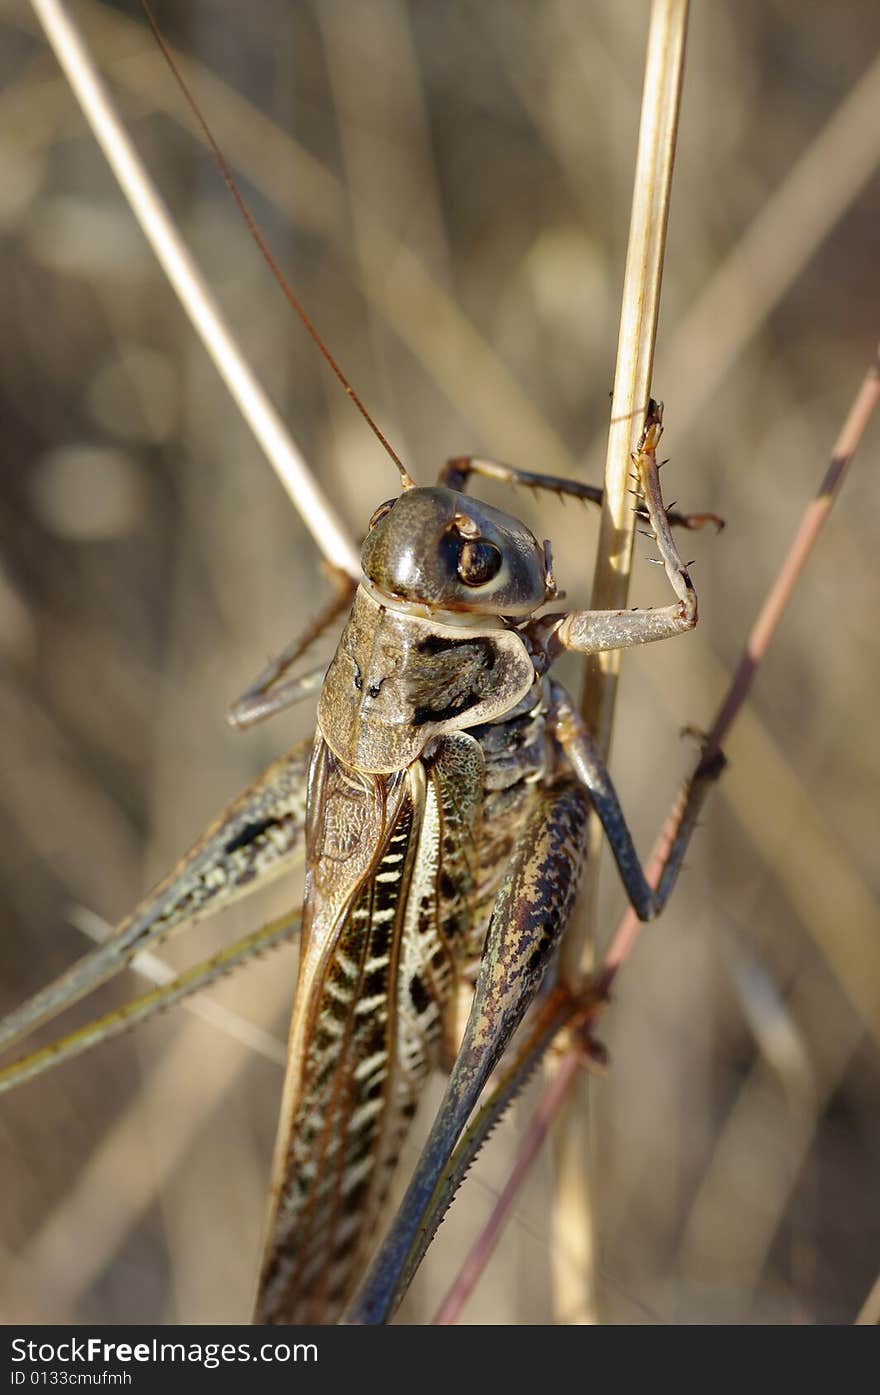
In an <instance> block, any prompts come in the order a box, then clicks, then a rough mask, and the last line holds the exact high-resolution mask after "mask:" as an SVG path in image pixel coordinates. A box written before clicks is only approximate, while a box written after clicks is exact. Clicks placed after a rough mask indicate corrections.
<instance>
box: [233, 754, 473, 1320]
mask: <svg viewBox="0 0 880 1395" xmlns="http://www.w3.org/2000/svg"><path fill="white" fill-rule="evenodd" d="M481 796H482V757H481V754H480V751H479V747H478V746H477V745H476V743H475V742H473V741H471V740H470V738H468V737H463V736H459V737H457V738H450V739H449V741H446V742H441V743H438V751H437V753H436V755H435V757H434V758H433V759H432V760H430V761H428V762H426V763H424V764H423V763H422V762H420V761H418V762H416V763H415V764H413V765H412V766H410V767H409V769H408V770H407V771H404V772H401V773H400V774H399V775H394V776H391V777H382V776H373V775H367V776H364V775H362V774H359V773H357V772H354V771H352V770H351V769H350V768H348V767H346V766H345V765H343V764H342V763H341V762H339V761H337V760H336V758H335V757H334V756H333V755H332V754H331V752H330V751H329V749H328V748H327V746H326V745H325V744H324V743H323V741H321V740H320V738H319V740H318V742H317V744H316V752H315V757H314V761H313V767H312V773H311V780H310V794H309V800H310V848H309V864H310V874H309V882H308V884H307V892H306V907H305V915H304V932H303V934H304V938H303V949H302V957H301V963H300V972H299V979H298V982H297V991H296V998H295V1003H294V1013H293V1026H292V1030H291V1047H290V1064H289V1067H288V1076H287V1081H286V1085H285V1102H284V1106H283V1108H282V1121H281V1126H280V1131H279V1142H278V1147H277V1151H276V1170H275V1186H274V1188H273V1211H272V1217H271V1219H270V1227H271V1230H270V1239H269V1244H268V1247H267V1252H266V1259H265V1265H264V1270H263V1276H262V1281H261V1287H260V1295H259V1299H258V1306H257V1320H258V1321H261V1322H285V1323H287V1322H332V1321H334V1320H335V1318H337V1317H338V1316H339V1314H340V1313H341V1312H342V1310H343V1308H344V1306H345V1304H346V1302H347V1300H348V1298H349V1296H350V1294H351V1290H352V1286H353V1284H354V1283H355V1282H356V1281H357V1278H358V1277H359V1274H360V1272H361V1270H362V1269H363V1267H364V1264H365V1261H366V1259H367V1252H368V1249H369V1245H370V1241H371V1238H372V1235H373V1231H374V1228H375V1223H376V1220H377V1218H378V1215H379V1213H380V1210H381V1207H382V1203H383V1201H384V1199H385V1196H386V1193H387V1190H388V1185H389V1182H390V1180H391V1174H392V1171H393V1168H394V1165H395V1163H396V1162H397V1158H398V1156H399V1153H400V1148H401V1145H402V1143H403V1139H404V1137H405V1135H406V1132H407V1130H408V1128H409V1124H410V1121H411V1120H412V1117H413V1115H414V1113H415V1111H416V1106H417V1102H418V1096H419V1092H420V1090H421V1086H422V1084H423V1082H424V1080H425V1077H426V1075H427V1074H428V1072H429V1071H430V1070H431V1069H432V1067H433V1066H434V1065H435V1064H436V1062H437V1059H438V1056H439V1049H440V1039H441V1029H442V1017H443V1014H444V1011H445V1010H446V1007H447V1005H448V1004H449V1002H450V1001H451V998H452V995H453V993H454V987H455V976H456V949H457V946H458V944H459V942H460V940H461V939H463V932H464V930H465V929H466V926H467V918H468V907H469V906H470V901H471V892H472V888H473V873H472V867H471V864H472V848H473V846H474V842H475V834H476V831H477V820H478V818H479V810H480V803H481Z"/></svg>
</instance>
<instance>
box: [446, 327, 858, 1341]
mask: <svg viewBox="0 0 880 1395" xmlns="http://www.w3.org/2000/svg"><path fill="white" fill-rule="evenodd" d="M878 404H880V350H878V353H877V354H875V356H874V359H873V361H872V362H871V365H870V367H869V368H868V371H867V373H866V374H865V377H864V379H863V381H862V383H861V385H860V387H859V389H858V392H857V393H856V396H855V398H854V400H853V403H852V406H851V407H850V410H849V412H848V414H847V417H846V421H845V422H844V424H843V427H842V429H841V431H840V435H839V436H838V438H837V441H836V442H835V445H834V450H833V452H832V456H831V463H830V465H829V467H828V470H827V471H826V474H825V478H824V479H823V481H822V483H821V485H820V487H819V491H818V493H817V494H816V496H815V498H814V499H812V500H811V501H810V503H809V504H808V505H807V507H806V509H805V510H804V514H803V517H802V519H801V522H800V524H799V525H798V528H797V530H796V532H795V536H794V538H793V540H792V543H791V546H790V547H789V549H788V552H787V553H786V555H785V557H784V559H783V561H782V565H781V566H780V568H779V571H778V572H777V574H776V577H775V579H774V581H773V582H772V584H771V586H770V589H769V591H768V593H767V597H766V599H765V601H764V604H763V605H762V607H761V609H760V611H759V612H758V616H757V619H756V620H755V623H754V624H753V626H752V628H751V631H750V632H749V636H748V639H747V640H746V644H745V647H744V649H743V653H742V657H741V658H740V661H739V663H738V665H737V667H736V670H735V672H734V675H733V678H732V679H731V682H730V686H729V688H728V691H727V693H726V694H725V696H724V698H723V700H722V702H721V704H720V706H719V708H718V712H717V714H716V716H715V719H714V721H713V723H712V726H711V728H710V730H709V734H708V736H707V739H706V746H705V750H706V754H707V755H711V754H714V753H715V752H717V750H718V749H719V747H720V745H721V743H722V741H723V740H724V739H725V737H726V736H727V734H728V732H729V731H730V729H731V727H732V726H733V723H734V721H735V720H736V717H737V714H738V713H739V711H740V709H741V708H742V705H743V703H744V702H745V699H746V696H747V694H748V691H749V689H750V687H751V685H752V682H753V680H754V676H755V673H756V671H757V668H758V665H759V664H760V663H761V662H762V661H763V659H764V658H765V657H766V654H767V651H768V649H769V647H770V644H771V642H772V640H773V638H774V636H775V634H776V631H777V629H778V627H779V622H780V620H781V619H782V616H783V614H784V613H785V609H786V607H787V605H788V603H789V601H790V600H791V596H792V593H793V591H794V587H795V585H796V583H797V581H798V578H799V577H800V575H801V572H802V571H803V569H804V566H805V564H806V561H807V559H808V557H809V555H810V553H811V552H812V550H813V548H814V547H815V544H816V541H817V539H818V537H819V533H820V532H821V529H822V526H823V524H824V522H825V520H826V519H827V517H828V515H829V513H830V511H831V509H832V507H833V505H834V502H835V500H836V498H837V496H838V495H839V493H840V489H841V485H842V483H843V479H844V476H845V473H846V469H847V466H848V465H849V463H850V461H851V460H852V458H853V456H854V454H855V452H856V449H857V448H858V445H859V443H860V441H861V439H862V437H863V435H864V433H865V430H866V428H867V426H868V423H869V421H870V419H871V416H872V415H873V413H874V411H875V409H876V408H877V406H878ZM681 797H682V796H681V795H679V796H678V798H677V799H676V802H675V804H674V805H673V807H672V809H671V810H670V812H669V815H668V817H667V819H666V822H665V824H664V826H663V830H662V832H661V834H660V836H659V838H658V840H657V843H656V844H655V847H654V849H653V851H652V854H651V859H650V862H649V864H648V868H647V873H646V875H647V878H648V881H649V882H650V883H651V885H652V886H656V884H657V881H658V879H659V875H660V869H661V867H662V865H663V860H664V857H665V854H666V851H667V847H668V844H669V840H670V838H671V836H672V831H673V830H674V827H675V826H676V820H677V813H678V808H679V802H680V800H681ZM640 925H641V922H640V921H639V920H638V918H637V917H636V915H635V914H634V912H633V911H631V910H630V911H627V913H626V914H625V915H624V916H623V918H622V919H621V922H620V924H619V926H618V928H617V930H616V932H615V934H614V937H613V939H612V940H611V943H610V944H609V946H608V949H607V950H606V953H605V956H604V958H603V961H602V966H601V969H600V970H599V973H598V975H597V980H596V984H595V989H594V995H593V1008H592V1011H591V1012H589V1013H587V1014H586V1025H587V1026H589V1025H590V1024H591V1023H592V1022H593V1021H594V1020H595V1017H596V1016H597V1015H598V1013H599V1012H600V1011H602V1009H603V1007H604V1005H605V1004H606V1002H607V998H608V994H609V992H610V989H611V987H612V985H613V983H614V980H615V979H616V977H617V974H618V973H619V972H620V970H621V968H622V967H623V965H624V963H625V962H626V960H627V959H628V957H629V955H630V954H631V953H632V950H633V948H634V946H635V942H636V939H637V938H638V932H639V929H640ZM578 1012H580V1013H581V1014H582V1015H584V1009H583V1006H580V1007H579V1006H578V1004H577V1003H576V1002H573V1004H572V1019H574V1018H575V1016H576V1014H577V1013H578ZM581 1060H582V1045H581V1041H580V1037H579V1036H578V1035H576V1036H575V1042H574V1044H573V1045H572V1046H571V1047H570V1048H569V1049H568V1050H567V1051H566V1052H565V1054H564V1055H563V1056H562V1058H561V1060H560V1061H559V1064H558V1065H557V1067H556V1070H555V1072H554V1075H553V1078H552V1080H551V1081H550V1083H549V1085H548V1086H547V1088H546V1089H545V1091H544V1094H543V1095H542V1097H541V1099H540V1101H539V1103H538V1107H537V1109H536V1111H535V1115H534V1118H533V1120H532V1123H531V1125H530V1127H529V1130H528V1132H527V1134H526V1136H525V1138H524V1139H523V1142H522V1144H521V1146H520V1149H519V1152H518V1154H517V1157H516V1160H515V1162H514V1165H513V1169H512V1171H511V1174H510V1177H509V1179H508V1181H507V1183H506V1185H505V1187H504V1190H503V1191H502V1193H501V1196H500V1197H499V1199H498V1201H497V1203H496V1205H495V1207H494V1209H493V1211H492V1214H491V1216H490V1217H489V1220H488V1221H487V1223H486V1226H485V1227H484V1229H483V1231H482V1232H481V1233H480V1235H479V1236H478V1237H477V1240H476V1241H475V1243H474V1245H473V1247H472V1249H471V1251H470V1253H469V1254H468V1257H467V1259H466V1260H465V1263H464V1266H463V1268H462V1270H461V1272H460V1273H459V1275H458V1277H457V1279H456V1280H455V1282H454V1284H453V1285H452V1287H451V1289H450V1291H449V1294H448V1295H447V1298H446V1299H445V1301H444V1303H443V1306H442V1308H441V1309H440V1311H439V1313H438V1315H437V1317H436V1318H435V1319H434V1320H435V1322H437V1323H440V1322H444V1323H451V1322H454V1321H456V1319H457V1317H458V1315H459V1313H460V1311H461V1308H462V1306H463V1304H464V1303H465V1301H466V1300H467V1298H468V1296H469V1295H470V1294H471V1293H472V1292H473V1289H474V1287H475V1286H476V1283H477V1281H478V1279H479V1277H480V1274H481V1273H482V1271H483V1269H484V1267H485V1265H486V1263H487V1261H488V1259H489V1256H490V1255H491V1253H492V1250H493V1248H494V1246H495V1244H496V1242H497V1240H498V1236H499V1234H500V1233H501V1230H502V1229H503V1226H504V1224H505V1221H506V1220H507V1218H508V1216H509V1215H510V1212H511V1209H512V1207H513V1203H514V1200H515V1198H516V1196H517V1194H518V1192H519V1189H520V1187H521V1186H522V1183H523V1181H524V1179H525V1177H526V1176H527V1174H528V1171H529V1169H530V1167H531V1165H532V1163H533V1162H534V1159H535V1157H536V1155H537V1153H538V1151H539V1149H540V1146H541V1143H542V1142H543V1140H544V1138H545V1137H546V1136H547V1133H548V1130H549V1128H550V1126H551V1124H552V1122H553V1120H554V1118H556V1117H557V1116H558V1115H559V1113H560V1111H561V1110H562V1108H563V1106H564V1105H565V1102H566V1100H568V1099H569V1097H570V1094H571V1090H572V1086H573V1084H574V1082H575V1080H576V1079H577V1076H578V1069H579V1066H580V1063H581ZM877 1287H880V1284H878V1285H877V1286H875V1288H877ZM872 1302H873V1303H875V1304H876V1302H877V1300H876V1294H875V1292H874V1290H872V1294H871V1295H870V1296H869V1299H868V1300H867V1303H866V1309H867V1308H868V1306H869V1305H870V1304H871V1303H872ZM870 1311H871V1313H872V1314H873V1313H874V1307H871V1308H870ZM859 1320H864V1321H868V1320H869V1319H861V1318H860V1319H859ZM870 1320H871V1321H875V1320H876V1319H875V1318H874V1317H872V1318H871V1319H870Z"/></svg>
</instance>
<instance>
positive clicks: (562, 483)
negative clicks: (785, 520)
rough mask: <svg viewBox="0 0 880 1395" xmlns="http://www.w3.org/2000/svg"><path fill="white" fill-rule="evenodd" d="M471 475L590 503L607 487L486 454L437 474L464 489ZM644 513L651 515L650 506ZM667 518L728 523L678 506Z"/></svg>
mask: <svg viewBox="0 0 880 1395" xmlns="http://www.w3.org/2000/svg"><path fill="white" fill-rule="evenodd" d="M471 475H480V476H482V477H483V479H490V480H499V481H500V482H501V483H502V484H510V485H521V486H522V487H523V488H525V489H546V490H547V491H548V492H549V493H551V494H559V495H564V496H566V497H570V498H573V499H582V500H584V501H585V502H586V503H589V504H597V505H598V506H599V507H600V508H601V507H602V501H603V499H604V498H605V491H604V490H603V488H602V486H601V485H598V484H584V483H582V482H581V481H580V480H571V479H566V478H565V477H564V476H562V475H540V474H537V473H536V472H535V471H534V470H519V469H517V468H516V466H514V465H505V464H503V463H502V461H500V460H488V459H487V458H486V457H485V456H478V455H458V456H455V457H454V458H453V459H452V460H447V462H446V464H445V465H444V466H443V468H442V470H441V471H440V474H439V475H438V477H437V482H438V484H442V485H445V486H446V488H447V489H457V490H460V491H461V492H464V490H465V489H466V488H467V482H468V479H469V478H470V476H471ZM640 512H641V510H640ZM643 517H644V518H646V519H647V518H648V511H647V509H646V510H645V511H644V514H643ZM666 518H667V520H668V522H669V523H670V524H671V525H672V526H673V527H674V528H688V529H694V528H702V527H704V526H705V524H707V523H714V525H715V527H716V528H718V529H721V528H723V527H724V520H723V519H721V518H719V517H718V515H717V514H716V513H677V512H676V511H675V510H674V509H668V510H667V511H666Z"/></svg>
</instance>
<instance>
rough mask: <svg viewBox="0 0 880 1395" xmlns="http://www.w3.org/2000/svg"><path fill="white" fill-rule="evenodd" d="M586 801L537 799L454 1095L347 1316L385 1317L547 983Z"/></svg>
mask: <svg viewBox="0 0 880 1395" xmlns="http://www.w3.org/2000/svg"><path fill="white" fill-rule="evenodd" d="M587 810H588V802H587V798H586V794H585V791H583V790H582V789H580V788H579V787H578V786H577V785H575V784H574V783H573V782H565V783H561V784H558V785H556V786H552V787H550V788H548V789H546V790H545V791H543V792H542V795H541V797H540V798H539V799H538V800H537V801H536V806H535V809H534V811H533V812H532V814H531V816H530V818H529V821H528V824H527V826H526V829H525V831H524V834H523V838H522V841H521V843H520V845H519V847H518V849H517V851H516V853H515V854H514V857H513V858H512V860H511V864H510V867H509V868H508V873H507V876H506V877H505V880H504V883H503V885H502V888H501V891H500V893H499V896H498V900H497V901H496V904H495V909H494V911H493V913H492V919H491V922H490V925H489V931H488V935H487V938H486V947H485V950H484V953H483V959H482V963H481V966H480V973H479V976H478V978H477V984H476V988H475V990H474V1001H473V1006H472V1008H471V1012H470V1016H469V1018H468V1022H467V1026H466V1028H465V1033H464V1039H463V1041H462V1044H461V1048H460V1050H459V1053H458V1056H457V1058H456V1061H455V1065H454V1066H453V1069H452V1073H451V1075H450V1077H449V1083H448V1085H447V1087H446V1093H445V1095H444V1096H443V1102H442V1104H441V1106H440V1110H439V1113H438V1114H437V1118H436V1120H435V1121H434V1125H433V1127H432V1129H431V1132H430V1134H429V1136H428V1140H427V1142H426V1144H425V1147H424V1150H423V1152H422V1155H421V1158H420V1159H419V1163H418V1166H417V1168H416V1171H415V1175H414V1176H413V1179H412V1182H411V1183H410V1186H409V1189H408V1191H407V1193H406V1196H405V1197H404V1200H403V1202H402V1204H401V1207H400V1209H399V1210H398V1212H397V1215H396V1217H395V1220H394V1223H393V1225H392V1227H391V1230H390V1232H389V1234H388V1236H387V1238H386V1240H385V1242H384V1244H383V1246H382V1248H381V1251H380V1254H379V1256H378V1258H377V1259H376V1260H375V1261H374V1263H373V1266H372V1268H371V1270H370V1273H369V1275H368V1276H367V1279H366V1281H365V1283H364V1286H363V1288H362V1289H361V1292H360V1295H359V1297H358V1299H357V1300H356V1302H355V1304H354V1305H353V1307H352V1309H351V1312H350V1314H349V1321H351V1322H356V1323H367V1324H375V1323H382V1322H385V1321H387V1320H388V1319H389V1318H390V1317H391V1315H392V1313H393V1312H394V1309H395V1308H396V1306H397V1304H398V1303H399V1301H400V1298H401V1297H402V1296H403V1295H402V1286H401V1283H400V1277H401V1275H402V1274H403V1273H404V1272H405V1271H406V1269H407V1267H408V1257H409V1255H410V1252H411V1250H412V1249H413V1247H414V1246H416V1245H418V1243H419V1235H420V1232H421V1228H422V1225H423V1217H424V1213H425V1211H426V1208H427V1207H428V1205H429V1203H430V1201H431V1197H432V1194H433V1192H434V1189H435V1187H436V1185H437V1182H438V1179H439V1178H440V1176H441V1174H442V1173H443V1170H444V1168H445V1166H446V1164H447V1162H448V1160H449V1156H450V1154H451V1152H452V1150H453V1148H454V1147H455V1144H456V1142H457V1140H458V1138H459V1136H460V1135H461V1132H462V1130H463V1129H464V1127H465V1125H466V1124H467V1121H468V1118H469V1116H470V1114H471V1111H472V1110H473V1108H474V1105H475V1104H476V1102H477V1100H478V1098H479V1096H480V1093H481V1091H482V1089H483V1087H484V1085H485V1084H486V1081H487V1080H488V1078H489V1076H490V1075H491V1073H492V1071H493V1070H494V1068H495V1066H496V1065H497V1063H498V1061H499V1060H500V1058H501V1055H502V1053H503V1052H504V1050H505V1048H506V1046H507V1043H508V1042H509V1040H510V1038H511V1036H512V1035H513V1033H514V1031H515V1030H516V1028H517V1026H518V1025H519V1023H520V1021H521V1020H522V1017H523V1014H524V1013H525V1011H526V1009H527V1008H528V1007H529V1005H530V1003H531V1002H532V1001H533V999H534V997H535V994H536V993H537V991H538V989H539V988H540V986H541V983H542V981H543V978H544V974H545V973H546V970H547V967H548V965H549V963H550V961H551V959H552V956H553V951H554V949H555V947H556V945H557V944H558V942H559V938H560V936H561V934H562V932H563V930H564V929H565V925H566V922H567V920H568V917H569V914H570V911H571V907H572V904H573V901H574V896H575V892H576V890H577V883H578V878H579V876H580V871H581V867H582V865H583V859H584V852H585V846H586V832H585V831H586V823H587Z"/></svg>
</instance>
